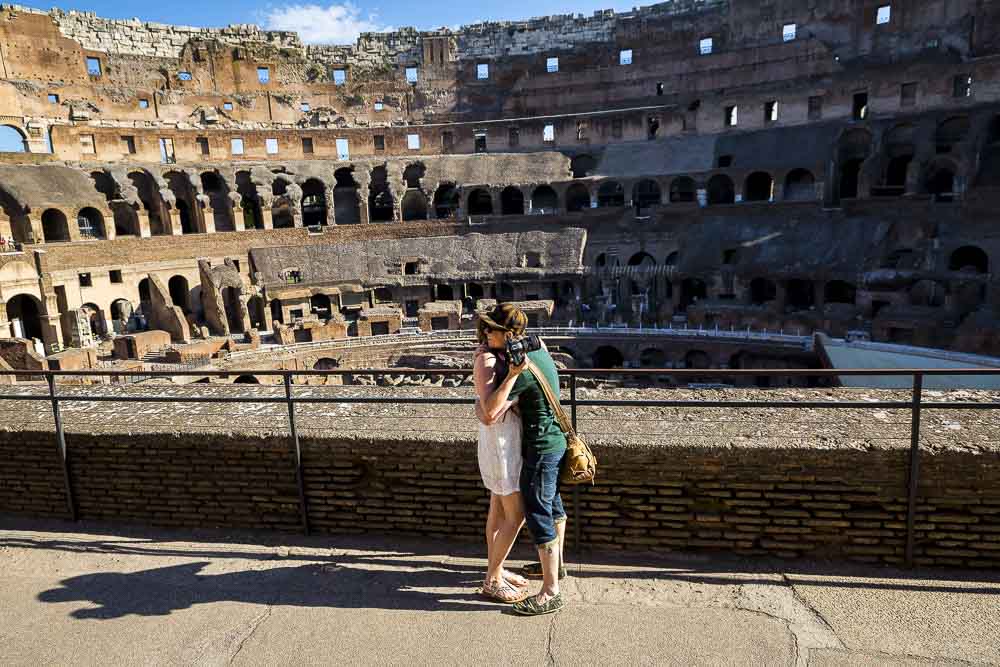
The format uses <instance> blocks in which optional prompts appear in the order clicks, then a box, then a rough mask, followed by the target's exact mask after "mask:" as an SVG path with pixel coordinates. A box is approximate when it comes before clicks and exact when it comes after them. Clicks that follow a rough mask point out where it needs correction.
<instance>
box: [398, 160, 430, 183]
mask: <svg viewBox="0 0 1000 667" xmlns="http://www.w3.org/2000/svg"><path fill="white" fill-rule="evenodd" d="M426 173H427V167H425V166H424V163H423V162H414V163H412V164H408V165H406V169H404V170H403V183H405V184H406V187H407V188H419V187H420V179H422V178H423V177H424V174H426Z"/></svg>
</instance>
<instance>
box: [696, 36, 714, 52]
mask: <svg viewBox="0 0 1000 667" xmlns="http://www.w3.org/2000/svg"><path fill="white" fill-rule="evenodd" d="M712 46H713V44H712V38H711V37H706V38H705V39H703V40H701V41H700V42H699V43H698V50H699V51H700V52H701V55H703V56H707V55H708V54H710V53H711V52H712Z"/></svg>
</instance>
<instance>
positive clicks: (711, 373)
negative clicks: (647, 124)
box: [0, 332, 1000, 565]
mask: <svg viewBox="0 0 1000 667" xmlns="http://www.w3.org/2000/svg"><path fill="white" fill-rule="evenodd" d="M462 333H465V332H462ZM471 373H472V369H468V368H466V369H447V370H444V369H418V368H382V369H333V370H322V371H319V370H294V371H291V370H246V369H242V370H239V371H213V370H206V371H168V372H161V373H156V372H150V371H138V372H130V371H94V370H86V371H5V370H0V377H3V376H17V377H18V378H21V379H23V378H26V377H33V378H42V379H44V381H45V383H46V385H47V388H48V391H47V392H45V393H40V392H32V391H24V392H22V393H17V392H16V391H11V390H10V388H9V387H8V388H5V389H4V390H3V393H0V405H2V404H3V402H4V401H46V402H48V403H49V404H50V407H51V411H52V416H53V420H54V424H55V444H56V446H57V451H58V456H59V460H60V462H61V465H62V473H63V481H64V486H65V493H66V502H67V509H68V512H69V514H70V516H71V517H72V518H73V520H76V518H77V510H76V504H75V502H74V498H73V490H72V485H71V483H70V471H69V466H68V456H67V450H66V437H65V431H64V427H63V422H62V415H61V412H60V406H61V405H62V404H64V403H67V402H88V401H90V402H132V403H137V404H138V403H281V404H285V405H286V406H287V419H288V427H289V432H290V448H291V453H292V454H293V456H294V461H295V470H294V474H295V479H296V485H297V488H298V497H299V510H300V516H301V526H302V530H303V532H304V533H306V534H308V533H309V531H310V527H309V515H308V504H307V496H306V491H305V484H304V478H303V470H302V450H301V446H300V440H299V432H298V427H297V424H296V407H297V406H299V405H308V404H317V403H362V404H365V403H367V404H424V405H470V406H471V405H473V404H474V399H473V398H472V397H468V398H458V397H443V396H434V397H428V396H409V395H405V394H403V393H400V394H399V395H395V396H358V395H350V396H349V395H330V396H316V395H309V396H302V395H300V396H296V395H295V392H294V389H293V387H294V386H295V384H294V382H293V378H299V377H309V376H328V377H329V376H339V377H343V376H353V375H372V376H379V375H382V376H399V375H407V374H412V375H424V376H442V377H444V376H462V377H468V376H469V375H470V374H471ZM559 374H560V378H561V381H564V382H563V384H564V385H568V391H569V397H568V400H564V401H563V405H564V407H566V408H568V409H569V411H570V416H571V418H572V422H573V425H574V427H576V425H577V413H578V408H580V407H646V408H686V409H691V410H699V409H705V408H729V409H739V408H782V409H792V410H794V409H819V410H845V409H848V410H849V409H864V410H871V409H893V410H908V411H909V413H910V420H909V421H910V428H909V439H910V443H909V458H908V463H907V515H906V547H905V562H906V564H907V565H912V563H913V552H914V521H915V518H916V506H917V485H918V482H919V478H920V423H921V414H922V412H923V410H927V409H935V410H997V409H1000V401H998V402H979V401H969V400H955V401H941V400H934V401H926V400H924V395H923V381H924V378H925V377H928V376H1000V368H997V369H983V368H936V369H739V370H737V369H672V368H662V369H660V368H657V369H565V370H560V371H559ZM247 375H252V376H254V377H258V378H264V377H277V378H280V379H281V384H282V385H283V387H284V392H283V394H284V395H283V396H260V395H258V396H249V395H246V393H245V391H241V392H240V394H239V395H233V396H194V395H191V396H178V395H165V394H161V395H156V394H155V393H153V392H154V391H155V389H154V387H159V386H162V385H148V387H149V389H150V390H151V391H150V392H149V393H148V394H144V395H140V396H133V395H125V396H123V395H121V394H117V395H116V394H108V393H100V394H98V393H91V394H88V393H87V392H86V391H79V390H80V389H81V385H79V384H75V385H72V386H73V387H74V389H76V390H78V391H74V393H60V392H59V391H58V383H57V380H58V378H80V377H110V378H129V377H143V378H148V377H163V378H172V377H183V376H196V377H199V378H203V377H218V378H221V379H227V378H231V377H234V376H247ZM622 376H627V377H640V378H641V377H645V378H653V379H655V378H657V377H676V378H695V379H698V380H699V381H700V380H703V379H709V378H725V379H729V378H734V377H752V378H757V377H791V378H807V379H808V378H835V377H842V376H896V377H900V376H903V377H909V378H911V381H912V385H911V391H910V395H909V398H908V399H907V400H883V401H878V400H874V401H873V400H862V401H858V400H839V401H838V400H729V399H711V398H707V397H706V398H704V399H698V400H690V399H678V400H662V399H617V398H616V399H581V398H579V397H578V395H577V389H578V380H579V379H580V378H585V377H592V378H613V377H622ZM119 381H120V380H119ZM126 381H127V380H126ZM19 386H22V385H21V384H20V383H19V384H16V385H14V387H19ZM27 386H28V387H36V386H37V385H33V384H29V385H27ZM101 386H102V387H103V388H106V387H107V386H108V385H101ZM243 386H244V387H246V386H253V385H243ZM264 386H273V385H264ZM349 386H350V385H349ZM84 387H85V386H84ZM762 391H764V390H762ZM939 394H940V392H935V397H937V396H938V395H939ZM573 494H574V496H573V497H574V503H573V508H574V514H576V516H575V517H574V524H575V531H574V544H575V546H576V547H579V544H580V540H581V534H580V526H581V523H580V520H579V511H580V489H579V487H574V489H573Z"/></svg>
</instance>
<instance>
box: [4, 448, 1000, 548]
mask: <svg viewBox="0 0 1000 667" xmlns="http://www.w3.org/2000/svg"><path fill="white" fill-rule="evenodd" d="M67 442H68V446H69V449H70V457H69V458H70V466H71V476H72V484H73V490H74V494H75V495H76V502H77V507H78V510H79V514H80V516H81V517H82V518H87V519H102V520H126V521H133V522H144V523H154V524H163V525H180V526H222V527H226V526H235V527H243V528H266V529H275V530H282V531H297V530H298V529H299V509H298V499H297V490H296V485H295V476H294V471H293V467H292V461H293V457H292V454H291V451H290V445H289V440H288V438H286V437H280V436H277V437H275V436H259V437H257V436H242V435H233V434H197V435H192V434H182V435H177V434H175V435H169V436H163V435H135V434H133V435H128V436H118V435H111V436H108V435H103V436H95V435H84V434H70V435H68V437H67ZM302 446H303V460H304V466H305V471H304V472H305V482H306V488H307V495H308V501H309V518H310V522H311V524H312V527H313V530H314V531H315V532H318V533H326V534H336V533H343V532H364V531H371V532H381V533H392V532H401V533H420V534H422V535H427V536H432V537H437V538H441V539H469V540H478V539H480V538H481V533H482V524H483V521H484V519H485V513H486V508H487V494H486V492H485V490H484V489H483V488H482V484H481V482H480V479H479V472H478V467H477V463H476V458H475V447H474V445H473V443H472V442H471V441H470V442H459V443H457V444H448V445H446V444H441V443H433V442H412V441H405V442H404V441H388V440H379V439H376V438H372V439H370V440H368V439H365V440H353V441H345V440H340V439H334V438H322V437H320V438H304V439H303V442H302ZM595 449H596V453H597V455H598V457H599V459H600V462H601V469H600V476H599V479H598V483H597V484H596V485H595V486H593V487H586V488H581V490H580V500H581V506H580V513H581V514H580V516H581V517H582V525H581V534H582V540H583V544H584V545H585V546H587V547H593V548H599V549H619V550H622V549H624V550H630V549H634V550H642V551H646V550H657V551H662V550H686V551H687V550H709V551H712V550H715V551H720V550H721V551H725V552H735V553H739V554H744V555H778V556H788V557H791V556H811V557H833V558H843V559H848V560H855V561H867V562H882V563H899V562H901V561H902V559H903V553H904V546H905V538H906V533H905V528H906V474H907V473H906V470H907V453H906V452H905V451H899V450H887V451H855V450H803V449H787V450H774V449H742V450H732V449H730V450H719V449H709V448H698V447H691V448H683V449H678V448H665V447H657V446H650V447H648V448H622V447H597V448H595ZM998 464H1000V461H998V457H997V455H996V454H980V455H974V454H965V453H955V452H949V453H942V454H930V453H925V454H924V456H923V466H922V467H923V474H922V477H921V483H920V500H919V504H918V516H917V521H916V528H917V533H916V544H917V551H916V554H917V557H918V562H919V563H923V564H935V565H958V566H978V567H989V566H996V565H1000V465H998ZM565 500H566V505H567V510H568V511H569V513H570V516H571V517H573V516H574V511H575V510H574V499H573V492H572V491H567V492H566V493H565ZM0 512H7V513H19V514H29V515H36V516H59V517H61V516H65V515H66V508H65V496H64V494H63V491H62V477H61V473H60V469H59V466H58V457H57V451H56V447H55V438H54V436H53V434H52V433H51V432H44V431H39V432H32V433H13V432H2V433H0Z"/></svg>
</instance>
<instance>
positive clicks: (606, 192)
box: [597, 181, 625, 208]
mask: <svg viewBox="0 0 1000 667" xmlns="http://www.w3.org/2000/svg"><path fill="white" fill-rule="evenodd" d="M624 205H625V188H623V187H622V184H621V183H619V182H618V181H604V182H603V183H601V186H600V187H599V188H597V207H598V208H606V207H609V206H624Z"/></svg>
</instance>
